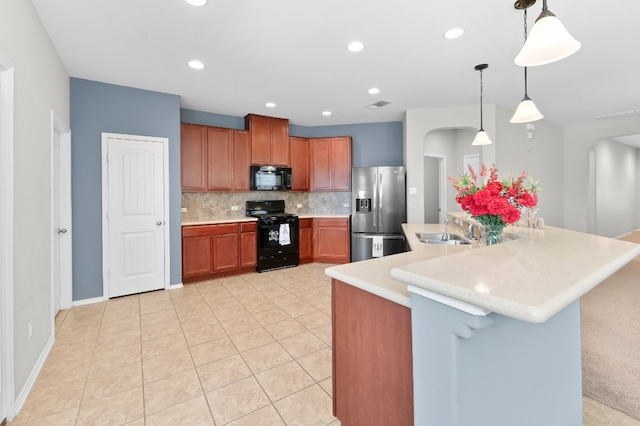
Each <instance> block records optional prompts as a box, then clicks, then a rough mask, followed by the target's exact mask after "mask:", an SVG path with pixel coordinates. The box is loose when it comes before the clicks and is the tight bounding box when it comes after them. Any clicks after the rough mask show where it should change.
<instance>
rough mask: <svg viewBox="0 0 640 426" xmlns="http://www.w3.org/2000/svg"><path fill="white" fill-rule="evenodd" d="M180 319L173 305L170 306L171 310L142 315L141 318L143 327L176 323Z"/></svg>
mask: <svg viewBox="0 0 640 426" xmlns="http://www.w3.org/2000/svg"><path fill="white" fill-rule="evenodd" d="M177 319H178V315H176V311H175V309H173V304H170V308H169V310H161V311H154V312H151V313H148V314H142V315H141V316H140V324H141V325H142V327H145V326H147V325H152V324H158V323H161V322H162V323H165V322H168V321H175V320H177Z"/></svg>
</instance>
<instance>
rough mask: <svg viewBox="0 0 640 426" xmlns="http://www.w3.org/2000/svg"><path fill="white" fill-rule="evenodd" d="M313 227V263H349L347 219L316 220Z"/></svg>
mask: <svg viewBox="0 0 640 426" xmlns="http://www.w3.org/2000/svg"><path fill="white" fill-rule="evenodd" d="M313 227H314V232H313V259H314V261H316V262H332V263H349V258H350V255H349V253H350V232H349V219H348V218H316V219H314V224H313Z"/></svg>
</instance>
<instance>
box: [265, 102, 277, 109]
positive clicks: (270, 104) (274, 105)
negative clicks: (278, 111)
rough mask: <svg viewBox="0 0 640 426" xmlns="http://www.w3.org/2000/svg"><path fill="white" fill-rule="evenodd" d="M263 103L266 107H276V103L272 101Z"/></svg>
mask: <svg viewBox="0 0 640 426" xmlns="http://www.w3.org/2000/svg"><path fill="white" fill-rule="evenodd" d="M265 105H266V107H267V108H275V107H276V104H275V103H273V102H267V103H266V104H265Z"/></svg>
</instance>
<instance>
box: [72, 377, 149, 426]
mask: <svg viewBox="0 0 640 426" xmlns="http://www.w3.org/2000/svg"><path fill="white" fill-rule="evenodd" d="M114 407H117V409H114ZM141 417H144V405H143V399H142V387H139V388H134V389H129V390H127V391H124V392H121V393H117V394H115V395H111V396H108V397H106V398H104V399H100V400H98V401H94V402H90V403H88V404H82V405H81V406H80V412H79V413H78V423H76V424H77V425H78V426H82V425H87V426H95V425H111V424H120V425H121V424H125V423H128V422H131V421H133V420H136V419H139V418H141Z"/></svg>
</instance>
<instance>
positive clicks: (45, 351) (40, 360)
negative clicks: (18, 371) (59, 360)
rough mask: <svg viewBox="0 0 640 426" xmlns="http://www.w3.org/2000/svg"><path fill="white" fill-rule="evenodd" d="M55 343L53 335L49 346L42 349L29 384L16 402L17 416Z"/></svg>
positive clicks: (48, 343) (29, 378)
mask: <svg viewBox="0 0 640 426" xmlns="http://www.w3.org/2000/svg"><path fill="white" fill-rule="evenodd" d="M54 341H55V339H54V337H53V335H51V336H50V337H49V340H48V341H47V344H46V345H45V346H44V348H43V349H42V352H40V356H39V357H38V360H37V361H36V363H35V365H34V366H33V369H31V374H29V377H28V378H27V382H26V383H25V384H24V387H23V388H22V390H21V391H20V393H19V394H18V397H17V398H16V401H15V406H14V413H15V415H16V416H17V415H18V413H19V412H20V410H21V409H22V407H23V406H24V403H25V402H26V401H27V397H28V396H29V394H30V393H31V390H32V389H33V385H35V383H36V379H37V378H38V374H40V371H42V367H44V363H45V361H46V360H47V357H48V356H49V352H51V348H53V342H54Z"/></svg>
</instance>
